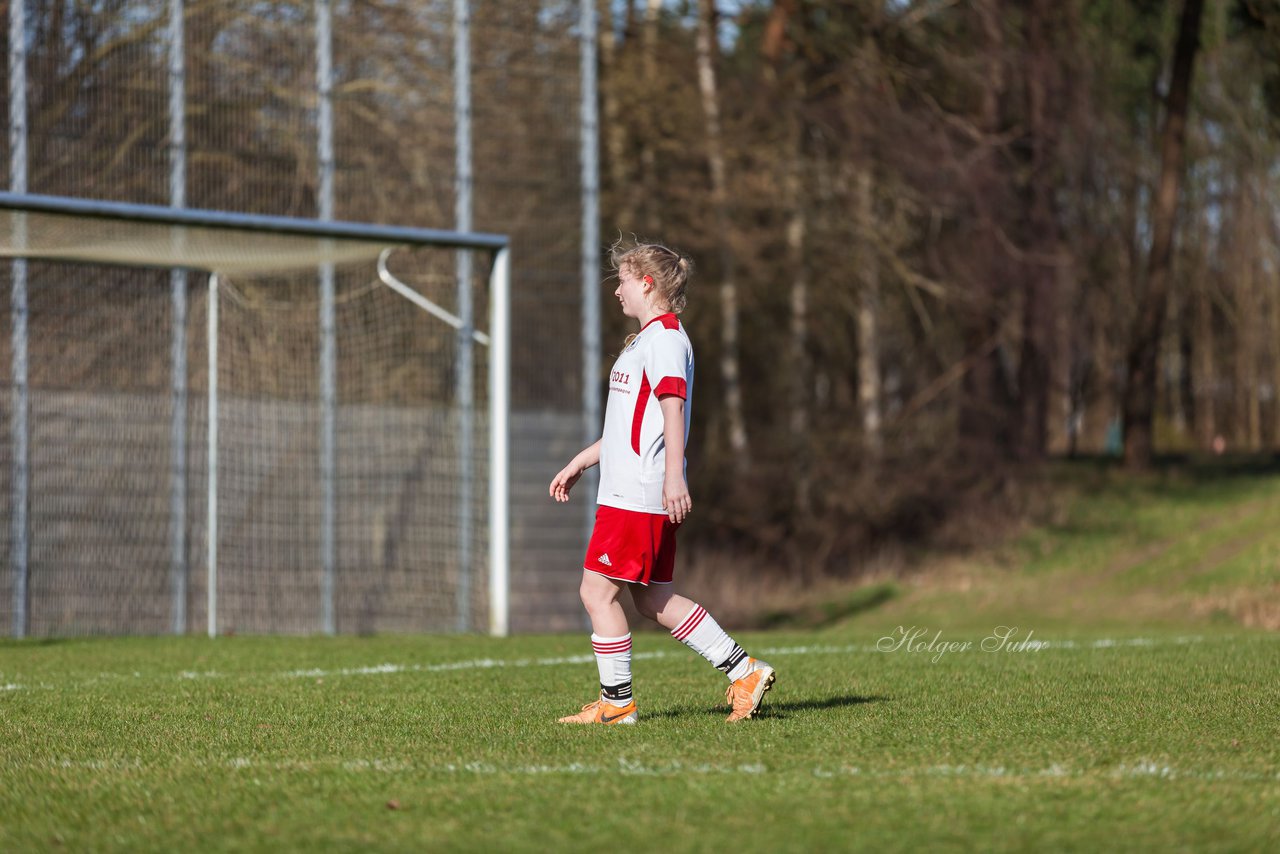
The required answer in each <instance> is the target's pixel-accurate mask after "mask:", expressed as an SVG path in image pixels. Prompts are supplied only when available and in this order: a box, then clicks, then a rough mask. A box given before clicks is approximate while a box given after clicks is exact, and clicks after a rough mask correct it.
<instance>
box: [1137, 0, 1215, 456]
mask: <svg viewBox="0 0 1280 854" xmlns="http://www.w3.org/2000/svg"><path fill="white" fill-rule="evenodd" d="M1203 10H1204V0H1185V1H1184V3H1183V6H1182V15H1181V18H1180V20H1179V23H1178V41H1177V44H1176V46H1175V47H1174V53H1173V74H1172V77H1171V79H1170V83H1169V95H1168V98H1167V99H1166V101H1165V120H1164V125H1163V127H1162V128H1161V131H1160V179H1159V183H1158V184H1157V186H1156V191H1155V194H1154V195H1153V197H1152V200H1151V233H1152V236H1151V252H1150V255H1149V261H1148V263H1147V284H1146V289H1145V292H1144V293H1143V294H1142V298H1141V300H1140V302H1139V309H1138V318H1137V326H1136V327H1135V329H1134V331H1133V335H1132V336H1131V338H1130V341H1129V355H1128V367H1129V377H1128V384H1127V386H1126V387H1125V398H1124V459H1125V464H1126V465H1127V466H1128V467H1130V468H1134V469H1145V468H1149V467H1150V466H1151V459H1152V454H1153V443H1152V428H1153V423H1152V422H1153V419H1154V416H1155V403H1156V370H1157V364H1156V363H1157V358H1158V355H1159V349H1160V342H1161V339H1162V335H1163V324H1164V318H1165V312H1166V305H1165V303H1166V302H1167V301H1168V299H1169V283H1170V280H1171V273H1170V270H1171V268H1172V266H1173V230H1174V225H1175V220H1176V216H1177V208H1178V188H1179V185H1180V183H1181V181H1182V173H1183V152H1184V150H1185V147H1186V134H1187V113H1188V106H1189V102H1190V94H1191V75H1192V71H1193V70H1194V67H1195V57H1196V51H1197V49H1198V48H1199V45H1200V17H1201V13H1202V12H1203Z"/></svg>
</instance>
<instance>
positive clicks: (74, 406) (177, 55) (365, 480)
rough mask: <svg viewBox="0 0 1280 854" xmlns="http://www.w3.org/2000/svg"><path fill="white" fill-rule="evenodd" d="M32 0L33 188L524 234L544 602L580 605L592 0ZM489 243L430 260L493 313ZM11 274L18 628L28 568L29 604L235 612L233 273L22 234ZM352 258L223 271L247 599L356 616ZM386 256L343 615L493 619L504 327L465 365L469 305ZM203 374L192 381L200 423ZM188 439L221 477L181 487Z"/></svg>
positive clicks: (548, 611) (77, 629)
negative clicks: (79, 257) (176, 494)
mask: <svg viewBox="0 0 1280 854" xmlns="http://www.w3.org/2000/svg"><path fill="white" fill-rule="evenodd" d="M15 5H16V6H17V9H16V10H15V9H14V8H13V7H14V6H15ZM10 7H11V8H10V10H9V15H10V17H9V23H10V26H9V27H8V28H7V29H6V30H5V32H6V34H7V35H6V39H5V47H6V50H5V53H6V55H7V56H8V57H9V60H10V61H9V62H8V64H7V65H6V66H5V70H4V72H3V73H4V74H5V77H6V83H5V85H3V86H0V98H4V99H5V108H4V109H3V110H0V116H8V117H9V130H10V132H9V133H8V134H7V135H5V136H4V137H3V138H2V139H0V149H2V151H0V159H2V160H3V162H6V163H8V164H9V165H10V170H9V183H8V184H7V189H9V190H16V191H25V192H30V193H38V194H49V195H64V196H75V197H83V198H93V199H106V200H114V201H124V202H133V203H140V204H152V205H171V206H187V207H192V208H204V209H215V210H227V211H238V212H249V213H260V214H274V215H287V216H294V217H307V218H322V217H325V216H328V217H332V218H334V219H341V220H350V221H365V222H376V223H391V224H398V225H413V226H424V227H433V228H442V229H456V228H459V227H462V228H465V229H471V230H477V231H488V232H496V233H503V234H508V235H510V238H511V251H512V256H513V259H514V266H513V270H512V307H511V310H512V316H513V318H514V319H515V322H514V323H513V329H512V379H511V391H512V422H511V426H512V429H511V439H512V449H511V460H512V479H511V481H512V482H511V489H512V505H511V513H512V519H511V522H512V529H511V621H512V628H513V630H516V631H527V630H548V629H557V628H567V627H570V626H576V625H577V624H578V621H579V619H580V618H579V617H578V608H577V607H576V601H575V597H574V593H573V591H574V589H575V587H576V577H577V573H576V572H575V569H576V567H577V566H578V565H579V561H580V559H581V554H580V548H581V545H582V533H583V525H582V518H583V517H582V514H581V513H579V512H574V511H567V512H566V511H565V509H564V508H558V507H556V506H554V505H551V504H550V503H549V502H547V501H546V500H545V484H546V482H547V480H548V479H549V478H550V476H551V474H553V473H554V471H556V470H557V469H558V468H559V466H560V465H562V464H563V462H564V460H566V459H568V457H569V456H570V455H571V454H572V453H573V452H574V451H576V450H577V448H578V447H579V445H580V442H581V439H582V423H583V415H582V407H583V403H582V401H583V379H582V378H583V341H582V338H583V335H582V326H583V314H582V284H583V262H582V258H583V237H584V226H583V222H584V209H588V210H589V207H586V208H584V206H588V205H589V204H590V201H589V199H588V198H587V197H586V196H584V182H583V178H582V175H583V170H582V157H583V155H582V144H583V138H584V137H583V132H582V121H583V120H582V115H583V112H582V110H583V95H584V82H583V80H582V74H581V69H582V51H583V49H584V45H583V40H582V39H581V38H580V36H581V35H582V33H581V31H580V28H579V27H580V24H579V22H580V20H581V13H582V4H581V3H580V2H578V0H559V1H558V2H556V0H543V2H528V3H523V2H522V3H511V2H505V1H504V0H471V2H463V0H447V1H446V0H418V2H413V3H401V2H395V0H360V2H356V0H352V2H332V0H276V2H261V0H253V2H250V1H249V0H185V2H182V0H172V1H171V2H170V0H106V2H101V3H94V4H72V3H62V2H52V0H26V2H21V3H15V2H11V3H10ZM326 19H327V20H326ZM15 21H17V23H16V24H15ZM459 27H462V28H463V29H462V30H461V36H460V31H459ZM326 36H327V41H328V44H327V46H326V45H325V41H326ZM459 50H463V51H467V52H469V55H467V53H463V54H461V55H460V54H459ZM459 60H464V61H463V62H460V61H459ZM460 66H462V67H465V69H466V70H467V72H468V73H467V74H466V79H465V81H464V82H465V84H466V85H465V86H460V85H459V73H460ZM15 74H21V75H22V78H21V79H17V78H15ZM586 85H587V86H588V87H590V85H591V82H590V80H588V81H587V83H586ZM585 94H587V95H588V97H593V96H594V93H593V92H590V91H587V92H586V93H585ZM23 101H25V103H22V102H23ZM24 123H25V127H23V124H24ZM463 127H465V129H466V130H467V131H468V133H466V134H461V133H460V129H461V128H463ZM23 147H25V151H20V150H19V149H21V148H23ZM463 154H465V155H466V156H462V155H463ZM468 169H469V174H468ZM588 189H589V188H588ZM460 220H466V221H461V222H460ZM485 263H486V262H485V261H484V259H482V258H481V257H480V256H478V255H477V256H475V257H474V258H470V259H469V260H468V261H463V262H459V260H458V258H457V253H455V252H453V251H444V250H442V251H441V252H440V253H439V254H438V255H437V256H436V257H434V258H429V259H425V260H424V259H422V258H419V259H416V260H414V261H413V262H412V263H411V264H410V267H413V265H414V264H416V265H417V267H416V269H408V268H407V269H406V270H405V271H403V274H404V278H405V279H406V281H409V282H411V283H413V285H414V287H417V288H420V289H422V290H423V292H427V291H430V293H431V298H432V299H433V300H437V301H439V302H440V303H441V304H442V305H446V306H448V307H449V310H451V311H461V308H460V306H459V303H460V302H461V301H463V300H469V301H471V302H472V303H473V306H472V307H471V308H470V309H468V310H469V311H473V312H474V316H475V317H477V318H482V317H484V316H485V314H484V311H485V308H484V301H485V298H486V295H485V293H484V288H483V283H484V281H485V276H486V271H485V270H483V269H482V268H483V267H484V264H485ZM459 275H461V276H462V278H463V279H464V280H465V281H466V282H467V285H466V286H465V287H462V288H460V287H458V285H457V282H458V280H459ZM0 278H2V279H3V287H4V299H2V300H0V329H3V330H4V335H3V336H2V337H0V412H2V414H3V417H0V517H2V518H3V519H4V521H5V524H4V526H3V528H0V554H2V555H4V558H3V559H4V560H5V565H6V571H5V572H4V573H2V574H0V597H3V598H2V599H0V601H2V602H3V603H4V607H0V630H3V631H4V632H5V633H6V634H8V633H11V632H13V631H14V629H15V626H14V619H15V618H14V613H15V609H12V608H10V607H9V603H10V602H11V601H13V600H14V599H15V598H16V597H18V596H25V598H26V603H27V604H26V617H25V619H26V622H27V625H26V626H25V627H23V628H24V630H25V633H28V634H36V635H67V634H87V633H152V632H164V631H170V630H173V629H175V628H177V629H178V630H182V631H202V630H203V629H204V628H205V626H204V625H203V622H202V621H203V620H204V619H205V614H204V611H203V610H202V607H201V603H202V602H203V597H204V593H205V591H204V589H203V585H204V576H203V573H204V567H203V565H202V563H201V560H200V558H199V555H201V554H202V553H203V545H202V544H201V541H202V538H204V537H205V536H206V533H207V532H206V531H205V528H204V522H203V520H204V514H205V512H206V510H207V507H206V506H205V503H203V502H204V499H203V498H202V497H201V496H202V492H201V490H202V486H203V477H204V475H203V474H202V472H204V470H205V462H206V461H205V460H204V447H205V446H204V441H205V438H206V433H207V420H206V418H207V414H206V413H205V412H204V411H203V403H202V398H201V395H202V393H203V388H204V383H205V382H206V374H207V371H206V370H205V367H204V364H203V362H202V360H203V358H204V355H203V354H204V351H205V347H206V344H207V342H206V341H205V339H204V333H203V330H204V323H205V317H204V315H203V311H204V309H203V305H204V303H203V296H202V295H203V293H204V289H205V288H206V287H207V283H206V277H204V276H201V275H197V274H195V273H191V274H189V275H187V274H176V275H175V274H173V273H171V272H170V271H167V270H162V271H157V270H146V269H142V268H139V267H136V266H134V267H108V266H97V265H88V264H85V265H78V264H54V263H47V262H10V263H5V264H4V265H3V266H2V267H0ZM322 278H323V273H322V272H317V273H316V274H314V275H310V276H301V277H299V276H296V275H295V276H290V277H274V278H264V277H244V278H241V279H234V278H233V279H232V280H230V281H229V282H228V283H227V290H226V294H228V295H229V296H228V297H227V298H226V299H224V300H223V301H222V306H223V309H222V311H223V314H222V316H221V318H220V327H219V328H220V330H222V331H221V332H220V335H221V336H226V343H225V344H223V345H222V346H221V347H220V350H221V352H222V356H221V357H220V358H221V359H222V361H220V363H219V369H218V370H219V375H220V379H221V381H222V383H223V386H222V388H223V389H224V390H225V391H226V395H227V396H226V400H227V403H226V404H225V406H224V408H223V410H222V412H221V417H222V418H224V419H225V421H224V422H223V426H222V429H223V430H224V431H225V434H224V436H223V438H224V440H225V443H226V450H225V452H223V453H222V454H221V457H220V462H219V474H220V475H221V477H222V483H221V484H220V486H222V487H225V489H224V491H222V492H221V494H220V498H219V508H220V510H221V511H222V517H223V519H224V520H225V522H224V527H223V528H222V530H221V531H220V533H219V539H220V542H224V547H223V548H222V549H221V551H220V556H219V572H220V582H219V583H220V585H221V584H225V585H226V586H225V588H224V595H223V599H222V601H223V603H224V604H223V605H222V606H221V609H220V612H219V622H220V623H221V627H222V629H223V630H224V631H226V630H234V631H271V632H315V631H321V630H324V629H325V628H326V626H325V621H324V616H323V615H322V613H321V608H320V606H319V604H318V603H319V602H320V601H321V599H322V597H321V595H320V592H319V589H320V588H321V587H322V586H323V585H324V583H325V582H324V580H323V579H324V568H323V566H322V563H323V559H322V557H321V554H322V551H323V549H322V541H323V540H324V539H325V537H326V534H325V533H324V527H325V525H326V519H325V513H324V511H323V508H322V506H321V503H320V497H319V496H320V495H321V494H322V493H323V488H322V486H321V482H320V480H319V477H320V476H319V475H318V474H317V472H318V469H319V467H320V464H319V463H317V462H316V460H317V459H318V458H320V457H322V456H323V455H322V454H321V453H320V452H319V448H318V445H320V444H322V443H323V442H324V441H326V440H325V439H324V427H323V424H322V416H321V414H320V409H319V407H318V405H317V404H318V402H319V401H321V400H322V399H323V398H324V396H325V393H326V392H325V389H324V383H323V380H322V379H320V377H321V376H322V374H321V368H320V366H321V363H322V362H323V361H324V359H325V358H326V357H325V354H324V353H323V352H322V351H323V349H324V347H323V345H322V344H321V343H320V341H321V339H320V327H321V322H320V321H319V320H318V317H319V316H320V314H321V307H320V303H321V302H322V301H323V299H324V297H323V290H322V288H321V287H320V285H319V283H320V280H321V279H322ZM374 282H376V275H375V273H374V272H373V271H372V270H370V269H364V268H358V269H357V268H353V269H345V268H344V269H339V270H338V271H337V273H336V274H335V276H334V286H333V294H334V302H335V311H334V319H335V323H336V332H337V335H336V351H337V352H336V360H337V365H336V370H335V375H336V398H337V416H336V428H335V429H336V440H335V441H336V445H337V448H336V452H337V453H336V464H335V469H336V470H335V471H334V472H333V473H332V476H333V478H334V480H335V482H336V483H337V487H336V490H335V491H336V502H335V508H336V514H337V515H336V518H334V519H333V520H332V523H331V525H330V527H329V530H330V533H329V534H328V535H327V536H330V537H332V538H333V540H334V541H335V542H334V543H333V546H334V550H335V552H336V582H335V583H336V589H335V591H334V599H335V600H336V614H335V615H334V616H333V623H334V624H335V625H333V626H332V627H333V628H336V630H337V631H348V632H350V631H387V630H391V631H419V630H452V629H456V628H459V627H462V628H469V627H470V628H477V629H480V628H484V625H485V621H484V608H485V603H484V593H485V591H484V590H483V586H482V584H480V583H478V582H477V583H476V584H475V585H469V584H466V583H463V581H462V579H463V578H466V577H471V576H472V575H474V576H475V577H476V578H481V577H482V576H483V575H484V573H483V570H477V571H476V572H474V573H472V572H470V571H469V570H468V569H467V568H466V567H460V566H458V565H457V564H458V561H459V560H460V559H461V560H465V561H466V562H468V563H469V564H471V565H473V566H475V567H482V566H483V565H484V561H485V559H486V556H485V547H484V542H485V540H484V537H483V532H484V507H485V504H484V502H485V494H484V492H483V490H482V489H480V488H477V489H475V490H470V489H467V490H460V489H459V488H458V487H457V484H458V483H459V479H458V476H457V474H458V473H457V471H456V469H457V467H458V466H460V465H466V466H470V463H464V462H460V461H462V460H474V461H475V464H474V471H473V472H472V473H473V474H475V475H476V476H477V477H476V480H475V482H477V483H483V479H484V478H483V476H484V474H485V467H484V459H485V450H486V445H485V442H484V441H483V438H482V437H483V436H484V435H485V430H486V422H485V415H484V412H485V404H486V400H485V394H484V390H483V383H482V382H481V380H482V379H483V377H484V375H485V365H484V353H483V352H482V351H481V350H473V351H472V352H473V353H474V354H475V355H474V358H475V360H476V361H475V364H473V365H469V366H468V370H469V371H470V372H471V375H473V376H475V377H477V378H479V379H478V380H477V382H476V384H475V385H474V386H473V387H469V388H466V389H464V387H463V386H466V385H469V384H463V386H460V385H459V382H460V380H459V379H458V378H459V376H462V375H465V374H459V372H458V365H457V360H458V359H459V358H462V357H463V356H462V353H463V352H464V351H463V350H462V349H461V348H458V347H457V346H456V344H455V342H456V339H457V333H456V332H455V331H454V330H452V329H451V328H448V327H445V326H442V325H440V324H438V323H437V322H436V321H434V319H433V318H431V317H430V316H428V315H425V314H422V313H420V312H418V311H417V310H416V309H414V308H412V307H411V306H409V305H408V304H407V303H406V302H404V301H403V300H402V299H401V298H400V297H397V296H396V295H394V294H393V293H391V292H390V291H388V290H386V289H385V288H381V287H378V286H376V285H375V284H371V283H374ZM20 290H21V291H22V292H23V294H24V296H23V297H22V299H21V300H20V299H19V298H18V294H19V291H20ZM11 295H12V298H10V296H11ZM477 325H478V326H479V325H481V324H480V322H479V321H477ZM19 328H21V329H22V330H23V334H22V335H21V336H19V334H18V332H17V330H18V329H19ZM175 329H182V330H187V331H185V332H183V333H182V334H180V335H179V340H180V343H179V344H177V345H175V343H174V342H175ZM20 339H21V344H20V345H19V344H17V343H15V342H18V341H19V340H20ZM19 350H22V351H24V352H19ZM24 357H25V358H24ZM466 358H472V357H471V356H467V357H466ZM184 362H185V365H183V363H184ZM175 365H179V366H180V367H179V370H182V371H185V374H186V376H185V379H183V380H182V381H181V382H178V383H177V384H176V385H175V380H174V371H175ZM178 386H181V387H182V388H183V389H185V390H186V392H189V394H188V395H187V396H185V397H184V398H181V399H180V397H179V396H178V395H177V394H176V393H175V388H176V387H178ZM19 393H21V394H19ZM20 397H21V399H23V400H25V401H26V404H25V411H24V412H18V411H16V406H15V403H14V401H15V400H18V399H19V398H20ZM473 403H474V406H475V409H476V417H475V420H474V421H471V422H461V423H467V424H468V428H465V429H464V428H460V427H459V424H460V421H459V418H460V413H461V412H462V411H464V409H468V410H469V407H471V406H472V404H473ZM176 407H183V408H184V411H185V412H187V413H188V415H189V417H184V419H180V421H182V423H183V425H184V426H183V429H182V430H181V431H179V432H177V433H175V431H174V428H173V424H174V423H175V419H174V417H173V414H174V411H175V408H176ZM18 433H22V434H23V435H22V436H19V435H17V434H18ZM464 436H466V437H476V438H475V439H474V440H472V439H471V438H465V439H464ZM460 442H462V443H464V444H462V445H461V446H460V445H459V443H460ZM178 447H181V448H182V451H181V453H175V448H178ZM375 449H376V450H375ZM175 460H178V461H179V462H178V463H175ZM175 466H177V467H178V468H180V469H182V470H183V471H185V472H186V473H187V477H186V478H185V480H183V481H181V482H182V483H183V484H184V487H183V490H184V491H185V493H186V495H187V496H189V497H190V500H189V501H184V502H178V503H177V504H175V502H174V501H173V498H172V495H171V493H172V491H173V484H174V482H175V480H174V469H175ZM587 497H589V496H587ZM17 503H21V504H22V505H23V507H21V508H20V507H18V506H16V504H17ZM460 503H463V504H466V505H468V506H470V507H473V508H475V511H474V512H473V513H470V514H459V512H458V507H459V505H460ZM175 506H178V507H181V509H180V510H175V509H174V508H175ZM175 513H179V514H180V516H181V518H175ZM468 516H469V517H470V518H472V519H474V520H475V524H474V525H472V524H470V523H466V522H460V521H459V519H460V518H465V517H468ZM175 530H177V532H178V533H177V535H176V536H175V533H174V531H175ZM21 537H25V538H26V542H25V544H23V551H24V556H23V560H24V561H25V562H26V565H25V567H24V577H25V581H24V582H21V583H25V585H26V589H25V591H24V590H20V589H18V587H17V585H18V584H19V583H20V582H19V581H17V580H16V579H17V578H18V573H17V572H16V571H15V570H16V567H15V564H14V560H15V557H14V556H15V543H16V542H17V541H18V539H20V538H21ZM223 538H225V540H223ZM460 538H461V539H465V540H466V541H467V542H468V543H469V544H471V545H469V546H468V547H467V548H465V549H462V550H459V547H458V543H459V540H460ZM445 553H447V554H449V555H452V556H453V557H450V558H449V559H448V560H442V559H441V557H440V556H441V555H442V554H445ZM459 554H461V555H463V556H464V557H463V558H458V557H457V555H459ZM178 611H182V612H184V614H185V618H184V620H182V621H180V622H179V621H175V613H177V612H178Z"/></svg>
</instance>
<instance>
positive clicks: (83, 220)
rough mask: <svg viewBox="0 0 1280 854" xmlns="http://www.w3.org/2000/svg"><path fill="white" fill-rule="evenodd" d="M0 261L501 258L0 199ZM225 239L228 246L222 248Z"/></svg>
mask: <svg viewBox="0 0 1280 854" xmlns="http://www.w3.org/2000/svg"><path fill="white" fill-rule="evenodd" d="M0 211H2V212H3V214H0V216H3V218H4V219H5V220H7V222H3V221H0V257H7V258H41V259H46V260H57V261H80V262H84V263H94V264H121V265H128V266H135V267H159V268H170V267H185V268H188V269H192V270H205V271H208V272H211V273H226V274H231V273H244V272H254V273H269V272H278V271H285V270H296V269H304V268H307V267H315V266H317V265H321V264H346V263H355V262H361V261H376V260H377V259H378V256H379V255H380V254H381V253H382V252H383V250H385V249H386V248H387V247H388V246H435V247H440V248H448V249H476V250H483V251H488V252H500V251H502V250H504V249H506V248H507V245H508V240H507V238H506V237H505V236H503V235H499V234H484V233H476V232H458V231H445V230H441V229H432V228H411V227H406V226H393V225H377V224H373V223H362V222H340V221H323V220H314V219H304V218H300V217H284V216H268V215H264V214H249V213H237V212H231V211H215V210H199V209H194V208H168V207H163V206H160V205H140V204H132V203H129V202H111V201H99V200H95V199H77V198H70V197H66V196H43V195H35V194H26V193H11V192H0ZM229 233H234V235H235V237H236V241H235V243H234V245H232V244H230V243H229V242H228V240H227V237H228V235H229Z"/></svg>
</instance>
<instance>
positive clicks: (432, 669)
mask: <svg viewBox="0 0 1280 854" xmlns="http://www.w3.org/2000/svg"><path fill="white" fill-rule="evenodd" d="M1202 640H1204V638H1203V636H1200V635H1183V636H1179V637H1175V638H1167V639H1156V638H1119V639H1117V638H1102V639H1100V640H1095V641H1086V642H1077V641H1071V640H1061V641H1042V640H1032V641H1029V642H1028V643H1027V649H1029V650H1032V649H1034V650H1041V649H1112V648H1115V647H1125V646H1161V645H1175V644H1177V645H1180V644H1190V643H1199V642H1201V641H1202ZM758 652H759V654H760V655H761V656H763V657H769V656H778V655H849V654H851V653H872V652H874V653H883V652H884V651H883V650H881V649H878V648H877V647H876V646H874V645H870V644H847V645H844V646H834V645H811V646H782V647H765V648H763V649H760V650H758ZM686 654H687V653H684V652H682V651H680V650H676V651H673V652H664V651H661V650H655V651H652V652H635V653H632V654H631V658H632V660H633V661H636V660H639V661H647V660H653V659H659V658H670V657H673V656H683V655H686ZM594 661H595V656H594V655H566V656H560V657H557V658H518V659H495V658H480V659H472V660H470V661H452V662H447V663H444V664H377V665H373V666H368V667H347V668H340V669H337V670H323V669H320V668H311V669H307V670H289V671H286V672H284V673H281V674H279V675H280V676H283V677H313V678H324V677H326V676H372V675H382V674H388V673H438V672H441V671H447V670H485V669H489V668H494V667H553V666H558V665H561V664H590V663H592V662H594Z"/></svg>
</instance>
